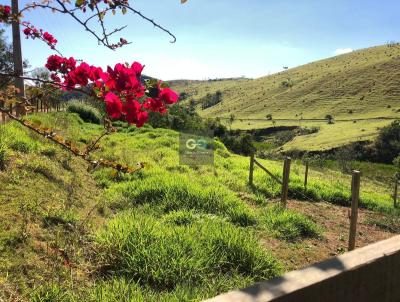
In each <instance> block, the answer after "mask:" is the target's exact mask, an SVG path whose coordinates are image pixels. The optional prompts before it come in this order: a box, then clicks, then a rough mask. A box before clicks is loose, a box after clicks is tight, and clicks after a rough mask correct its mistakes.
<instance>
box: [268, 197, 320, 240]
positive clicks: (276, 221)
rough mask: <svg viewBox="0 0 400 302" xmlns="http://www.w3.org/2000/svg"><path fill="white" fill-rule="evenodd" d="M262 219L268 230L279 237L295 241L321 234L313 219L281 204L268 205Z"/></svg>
mask: <svg viewBox="0 0 400 302" xmlns="http://www.w3.org/2000/svg"><path fill="white" fill-rule="evenodd" d="M261 219H262V221H263V222H264V224H265V227H266V228H267V230H268V231H269V232H270V233H271V234H272V235H273V236H275V237H277V238H279V239H284V240H288V241H294V240H298V239H301V238H307V237H308V238H309V237H319V236H320V235H321V230H320V228H319V227H318V226H317V225H316V224H315V222H313V221H312V220H311V219H309V218H308V217H306V216H304V215H302V214H300V213H297V212H294V211H292V210H285V209H284V208H282V207H281V206H280V205H275V206H270V207H268V208H267V209H266V210H265V211H264V212H263V213H262V218H261Z"/></svg>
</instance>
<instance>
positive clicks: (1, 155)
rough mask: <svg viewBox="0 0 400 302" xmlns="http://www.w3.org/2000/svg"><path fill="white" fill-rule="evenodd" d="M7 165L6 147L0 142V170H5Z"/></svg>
mask: <svg viewBox="0 0 400 302" xmlns="http://www.w3.org/2000/svg"><path fill="white" fill-rule="evenodd" d="M6 165H7V149H6V146H5V144H4V143H2V142H0V171H3V170H5V168H6Z"/></svg>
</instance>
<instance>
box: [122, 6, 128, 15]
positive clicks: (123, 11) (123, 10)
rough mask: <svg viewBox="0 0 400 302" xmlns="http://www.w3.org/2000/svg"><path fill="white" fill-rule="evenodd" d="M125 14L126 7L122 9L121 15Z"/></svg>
mask: <svg viewBox="0 0 400 302" xmlns="http://www.w3.org/2000/svg"><path fill="white" fill-rule="evenodd" d="M126 13H127V9H126V7H125V6H124V7H123V8H122V14H123V15H125V14H126Z"/></svg>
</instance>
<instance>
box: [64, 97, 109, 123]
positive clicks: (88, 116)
mask: <svg viewBox="0 0 400 302" xmlns="http://www.w3.org/2000/svg"><path fill="white" fill-rule="evenodd" d="M67 112H71V113H77V114H78V115H79V116H80V117H81V119H82V120H84V121H85V122H87V123H92V124H101V120H102V117H101V114H100V111H99V110H97V109H96V108H94V107H92V106H90V105H88V104H84V103H81V102H79V101H78V100H73V101H70V102H69V103H68V107H67Z"/></svg>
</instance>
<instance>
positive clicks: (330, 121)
mask: <svg viewBox="0 0 400 302" xmlns="http://www.w3.org/2000/svg"><path fill="white" fill-rule="evenodd" d="M325 119H326V120H327V121H328V124H333V123H334V120H333V116H332V115H331V114H327V115H325Z"/></svg>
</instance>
